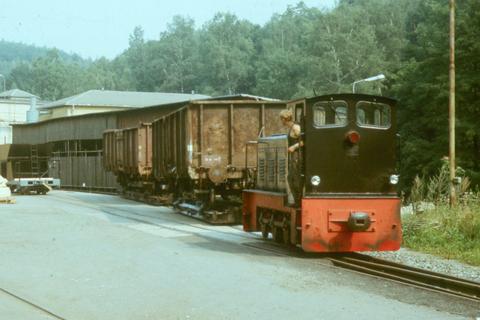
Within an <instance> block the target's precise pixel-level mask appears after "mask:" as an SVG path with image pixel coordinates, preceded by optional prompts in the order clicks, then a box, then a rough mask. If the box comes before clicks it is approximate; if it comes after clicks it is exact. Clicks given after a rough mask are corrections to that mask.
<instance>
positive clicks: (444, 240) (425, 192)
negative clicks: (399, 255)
mask: <svg viewBox="0 0 480 320" xmlns="http://www.w3.org/2000/svg"><path fill="white" fill-rule="evenodd" d="M457 174H459V170H457ZM425 180H426V179H421V178H419V177H417V178H416V179H415V181H414V185H413V187H412V193H411V195H410V199H409V200H410V202H411V203H412V205H413V208H414V213H413V214H411V215H408V216H406V217H404V219H403V241H404V245H405V246H406V247H409V248H412V249H414V250H418V251H423V252H428V253H432V254H436V255H440V256H443V257H445V258H449V259H458V260H460V261H464V262H467V263H470V264H473V265H480V192H478V191H477V192H469V191H468V189H469V179H468V178H467V177H462V183H461V184H460V185H459V186H457V193H458V204H457V205H456V206H454V207H450V205H449V203H448V192H449V189H448V188H449V185H448V183H449V181H448V165H447V164H444V165H443V166H442V168H441V169H440V171H439V173H438V174H437V175H436V176H435V177H432V178H430V179H428V181H425ZM424 202H429V203H433V204H434V207H433V208H431V207H427V209H425V210H424V211H421V209H422V205H421V203H424ZM423 208H425V206H423Z"/></svg>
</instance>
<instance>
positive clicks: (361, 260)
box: [329, 254, 480, 302]
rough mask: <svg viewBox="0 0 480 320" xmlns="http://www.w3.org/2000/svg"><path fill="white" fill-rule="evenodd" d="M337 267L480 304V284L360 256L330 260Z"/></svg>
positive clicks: (338, 257) (339, 257) (352, 255)
mask: <svg viewBox="0 0 480 320" xmlns="http://www.w3.org/2000/svg"><path fill="white" fill-rule="evenodd" d="M329 259H330V261H332V263H333V264H334V265H336V266H340V267H342V268H346V269H350V270H355V271H358V272H361V273H366V274H370V275H374V276H378V277H381V278H386V279H391V280H395V281H398V282H401V283H406V284H410V285H414V286H417V287H421V288H425V289H429V290H432V291H437V292H443V293H447V294H450V295H454V296H458V297H462V298H466V299H469V300H473V301H477V302H480V283H477V282H474V281H469V280H465V279H461V278H456V277H452V276H449V275H445V274H441V273H437V272H433V271H429V270H423V269H419V268H415V267H410V266H407V265H403V264H399V263H396V262H391V261H386V260H383V259H378V258H374V257H371V256H366V255H362V254H350V255H344V256H335V257H330V258H329Z"/></svg>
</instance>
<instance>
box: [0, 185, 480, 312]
mask: <svg viewBox="0 0 480 320" xmlns="http://www.w3.org/2000/svg"><path fill="white" fill-rule="evenodd" d="M257 244H259V240H258V236H257V235H252V234H247V233H243V232H242V231H240V229H239V227H228V226H222V227H218V226H210V225H205V224H203V223H201V222H199V221H196V220H192V219H190V218H187V217H183V216H180V215H178V214H175V213H173V212H172V211H171V210H170V209H168V208H163V207H152V206H148V205H145V204H141V203H137V202H133V201H128V200H124V199H121V198H118V197H115V196H108V195H98V194H87V193H75V192H67V191H53V192H51V193H49V194H47V195H46V196H35V195H34V196H18V197H17V204H15V205H1V206H0V289H1V290H5V291H7V292H9V293H10V294H7V293H5V291H0V319H336V320H340V319H369V320H371V319H462V318H465V317H467V318H472V317H474V316H475V315H476V314H477V311H478V310H480V308H478V307H479V306H478V305H474V304H473V303H467V302H464V301H462V300H456V299H454V298H451V297H447V296H444V295H441V294H435V293H431V292H428V291H424V290H421V289H416V288H412V287H408V286H404V285H399V284H396V283H393V282H388V281H384V280H380V279H376V278H372V277H368V276H363V275H358V274H355V273H352V272H349V271H345V270H342V269H338V268H333V267H331V266H328V265H325V264H324V261H322V259H321V257H313V258H310V259H305V258H298V257H291V256H284V255H278V254H276V253H275V252H270V251H265V250H261V249H257V248H253V247H251V245H257ZM260 244H261V242H260ZM11 294H13V295H16V296H17V297H19V298H22V299H23V300H20V299H18V298H15V297H14V296H12V295H11ZM25 301H28V302H29V303H30V304H27V303H26V302H25ZM32 305H33V306H32ZM35 306H38V307H40V308H43V309H44V310H46V311H48V312H51V314H47V313H46V312H45V311H42V310H40V309H38V308H36V307H35Z"/></svg>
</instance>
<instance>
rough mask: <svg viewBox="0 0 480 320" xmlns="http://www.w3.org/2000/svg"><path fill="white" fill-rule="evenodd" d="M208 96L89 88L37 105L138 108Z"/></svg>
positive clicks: (47, 106) (45, 107) (48, 106)
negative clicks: (79, 92) (76, 93)
mask: <svg viewBox="0 0 480 320" xmlns="http://www.w3.org/2000/svg"><path fill="white" fill-rule="evenodd" d="M208 98H210V96H206V95H201V94H184V93H164V92H134V91H110V90H89V91H86V92H84V93H81V94H78V95H75V96H71V97H68V98H64V99H61V100H57V101H54V102H51V103H47V104H45V105H43V106H41V107H39V109H50V108H56V107H63V106H76V107H78V106H85V107H125V108H140V107H146V106H152V105H161V104H169V103H176V102H183V101H190V100H197V99H208Z"/></svg>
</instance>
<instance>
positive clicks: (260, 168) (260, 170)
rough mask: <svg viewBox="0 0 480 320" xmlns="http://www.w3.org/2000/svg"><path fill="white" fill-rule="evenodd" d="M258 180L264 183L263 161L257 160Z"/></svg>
mask: <svg viewBox="0 0 480 320" xmlns="http://www.w3.org/2000/svg"><path fill="white" fill-rule="evenodd" d="M258 180H260V181H265V159H258Z"/></svg>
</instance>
